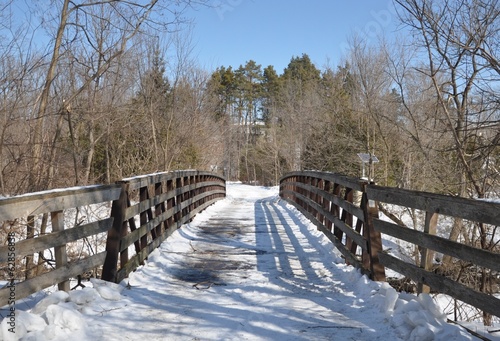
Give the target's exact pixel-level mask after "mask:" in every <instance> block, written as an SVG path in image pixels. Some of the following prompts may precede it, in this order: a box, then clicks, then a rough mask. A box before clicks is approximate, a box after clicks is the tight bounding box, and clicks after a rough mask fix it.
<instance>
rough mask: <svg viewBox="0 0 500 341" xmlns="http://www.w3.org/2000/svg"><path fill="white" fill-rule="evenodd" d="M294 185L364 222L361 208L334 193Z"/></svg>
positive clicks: (302, 185)
mask: <svg viewBox="0 0 500 341" xmlns="http://www.w3.org/2000/svg"><path fill="white" fill-rule="evenodd" d="M293 185H295V186H297V187H300V188H303V189H306V190H308V191H310V192H312V193H315V194H317V195H319V196H321V197H323V198H324V199H326V200H328V201H330V202H332V203H334V204H335V205H337V206H339V207H340V208H342V209H344V210H346V211H347V212H349V213H351V214H352V215H354V216H356V217H357V218H358V219H361V220H362V221H363V220H364V213H363V210H362V209H361V208H360V207H358V206H356V205H354V204H353V203H350V202H348V201H345V200H344V199H342V198H340V197H338V196H336V195H334V194H332V193H329V192H326V191H325V190H323V189H320V188H316V187H310V186H308V185H306V184H303V183H300V182H294V183H293Z"/></svg>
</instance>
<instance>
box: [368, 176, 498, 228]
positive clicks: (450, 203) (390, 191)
mask: <svg viewBox="0 0 500 341" xmlns="http://www.w3.org/2000/svg"><path fill="white" fill-rule="evenodd" d="M366 193H367V194H368V197H369V198H370V199H371V200H376V201H382V202H385V203H389V204H395V205H400V206H406V207H412V208H416V209H419V210H423V211H426V212H432V213H439V214H444V215H448V216H453V217H459V218H463V219H468V220H473V221H478V222H483V223H486V224H491V225H497V226H499V225H500V204H499V203H494V202H488V201H481V200H474V199H466V198H460V197H452V196H447V195H441V194H434V193H428V192H418V191H410V190H406V189H401V188H392V187H381V186H376V185H368V186H367V187H366Z"/></svg>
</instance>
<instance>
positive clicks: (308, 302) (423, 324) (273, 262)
mask: <svg viewBox="0 0 500 341" xmlns="http://www.w3.org/2000/svg"><path fill="white" fill-rule="evenodd" d="M8 322H9V321H8V320H7V319H5V320H4V321H2V323H1V324H0V326H1V332H0V339H3V340H16V339H19V338H22V339H23V340H37V341H43V340H65V341H66V340H67V339H68V338H71V339H74V340H101V339H102V340H139V339H146V338H147V339H148V340H303V341H305V340H348V339H353V340H374V339H379V340H398V339H399V340H445V339H446V340H447V341H451V340H474V338H473V337H472V336H471V335H469V334H468V333H466V332H465V331H464V330H463V329H461V328H460V327H458V326H455V325H449V324H447V323H446V316H444V315H443V314H442V313H441V311H440V310H439V308H438V306H437V305H436V304H435V302H434V301H433V299H432V297H430V296H428V295H420V296H419V297H416V296H414V295H410V294H400V293H397V292H396V291H395V290H394V289H393V288H391V287H390V286H389V285H388V284H387V283H376V282H372V281H370V280H369V279H367V278H366V277H365V276H362V275H361V274H360V273H359V271H357V270H356V269H354V268H352V267H351V266H348V265H346V264H345V263H344V261H343V259H341V258H340V257H339V255H338V254H337V253H336V252H335V250H334V247H333V245H332V244H331V243H330V241H329V240H328V239H327V238H326V237H324V236H323V235H322V234H321V233H320V232H318V231H316V228H315V227H314V226H313V225H312V224H311V223H309V222H308V221H307V220H306V219H305V218H304V217H303V216H302V215H301V214H300V213H299V212H297V211H296V209H295V208H293V207H292V206H290V205H287V204H286V203H284V202H283V201H281V200H279V198H278V190H277V188H264V187H251V186H245V185H242V184H228V197H227V198H226V199H225V200H222V201H219V202H217V203H216V204H215V205H213V206H211V207H210V208H209V209H207V210H206V211H204V212H202V213H201V214H199V215H198V216H197V217H196V218H195V220H194V221H193V222H192V223H190V224H188V225H185V226H183V227H182V228H181V229H179V230H178V231H176V232H175V233H174V234H173V235H172V236H171V237H169V238H168V239H167V241H166V242H164V243H163V244H162V245H161V247H160V248H159V249H157V250H155V251H154V252H153V253H152V254H151V255H150V257H149V259H148V261H147V264H146V265H145V266H143V267H141V268H139V269H138V270H137V271H136V272H134V273H132V274H131V276H130V278H129V279H127V280H125V281H124V282H123V283H121V285H116V284H112V283H106V282H102V281H99V280H93V281H92V283H91V285H89V287H88V288H85V289H83V290H76V291H72V292H70V293H69V294H66V293H64V292H56V293H52V294H51V295H49V296H47V297H46V298H45V299H43V300H41V301H40V302H39V303H38V304H37V305H36V306H34V307H33V308H32V309H31V310H30V311H29V312H23V311H21V310H19V309H18V310H17V316H16V335H13V334H12V333H10V332H9V331H8V328H9V325H8ZM489 337H490V338H492V335H490V336H489ZM498 339H499V340H500V337H499V338H498Z"/></svg>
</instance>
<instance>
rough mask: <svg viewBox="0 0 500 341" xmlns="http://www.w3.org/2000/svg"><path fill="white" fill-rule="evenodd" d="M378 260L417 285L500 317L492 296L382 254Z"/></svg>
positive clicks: (498, 306)
mask: <svg viewBox="0 0 500 341" xmlns="http://www.w3.org/2000/svg"><path fill="white" fill-rule="evenodd" d="M379 258H380V261H381V262H382V263H383V264H384V265H385V266H387V267H389V268H391V269H393V270H394V271H397V272H399V273H400V274H403V275H405V276H407V277H409V278H411V279H412V280H414V281H415V282H417V283H419V282H421V283H423V284H425V285H428V286H430V287H431V288H432V289H434V290H436V291H438V292H440V293H443V294H446V295H450V296H452V297H455V298H456V299H458V300H460V301H463V302H465V303H468V304H470V305H472V306H474V307H476V308H479V309H481V310H483V311H486V312H488V313H490V314H493V315H495V316H498V317H500V299H498V298H496V297H495V296H493V295H488V294H485V293H481V292H477V291H475V290H472V289H470V288H468V287H466V286H464V285H463V284H460V283H457V282H455V281H453V280H451V279H449V278H446V277H444V276H440V275H436V274H434V273H432V272H428V271H425V270H423V269H421V268H419V267H417V266H416V265H413V264H410V263H406V262H404V261H402V260H400V259H398V258H395V257H393V256H390V255H388V254H386V253H384V252H380V253H379Z"/></svg>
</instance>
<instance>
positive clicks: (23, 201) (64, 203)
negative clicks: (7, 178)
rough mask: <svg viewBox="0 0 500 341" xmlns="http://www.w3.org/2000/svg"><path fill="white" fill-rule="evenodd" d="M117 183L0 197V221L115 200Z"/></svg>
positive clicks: (117, 190)
mask: <svg viewBox="0 0 500 341" xmlns="http://www.w3.org/2000/svg"><path fill="white" fill-rule="evenodd" d="M120 190H121V188H120V186H119V185H96V186H88V187H78V188H68V189H61V190H52V191H45V192H37V193H30V194H25V195H20V196H16V197H12V198H2V199H0V221H5V220H13V219H16V218H21V217H27V216H29V215H37V214H41V213H49V212H56V211H62V210H65V209H68V208H73V207H80V206H85V205H91V204H98V203H101V202H106V201H112V200H116V199H117V198H118V196H119V195H120Z"/></svg>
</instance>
